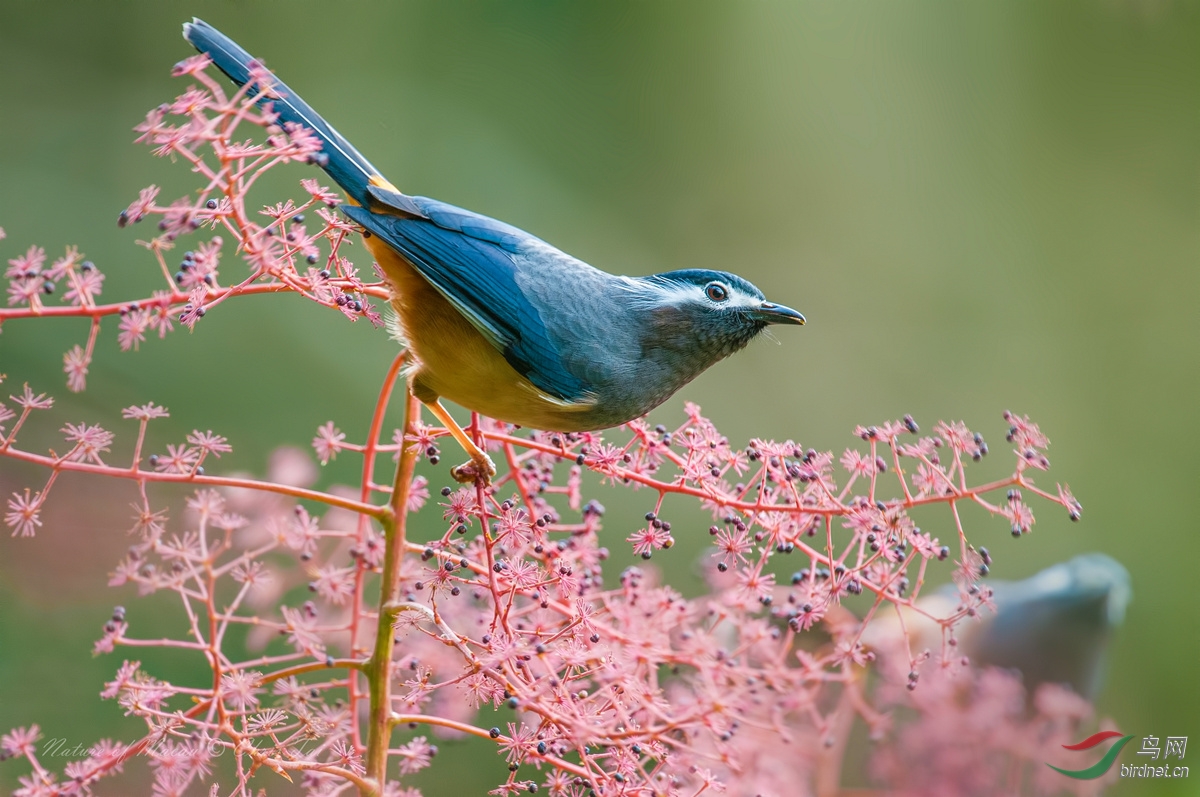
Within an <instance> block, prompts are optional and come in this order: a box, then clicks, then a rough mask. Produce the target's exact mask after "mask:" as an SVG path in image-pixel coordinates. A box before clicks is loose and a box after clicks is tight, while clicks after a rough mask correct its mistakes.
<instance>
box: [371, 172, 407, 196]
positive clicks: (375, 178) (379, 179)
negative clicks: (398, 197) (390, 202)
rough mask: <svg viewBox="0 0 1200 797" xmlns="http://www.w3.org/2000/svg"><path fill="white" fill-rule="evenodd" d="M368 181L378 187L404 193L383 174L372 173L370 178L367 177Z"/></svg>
mask: <svg viewBox="0 0 1200 797" xmlns="http://www.w3.org/2000/svg"><path fill="white" fill-rule="evenodd" d="M367 182H368V183H370V184H371V185H373V186H375V187H376V188H384V189H387V190H388V191H395V192H396V193H397V194H399V193H402V192H401V191H400V189H399V188H397V187H396V186H394V185H392V184H391V183H390V182H389V181H388V179H387V178H386V177H384V176H383V175H382V174H372V175H371V176H370V177H369V178H367Z"/></svg>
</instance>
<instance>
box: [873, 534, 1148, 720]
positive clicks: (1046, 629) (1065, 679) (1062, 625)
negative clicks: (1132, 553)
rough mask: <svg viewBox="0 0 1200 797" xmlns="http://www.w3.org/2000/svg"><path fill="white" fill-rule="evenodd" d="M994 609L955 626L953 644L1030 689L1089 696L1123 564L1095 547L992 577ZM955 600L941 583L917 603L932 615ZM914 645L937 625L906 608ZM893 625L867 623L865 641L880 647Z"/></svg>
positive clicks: (1122, 601) (1120, 599) (1123, 586)
mask: <svg viewBox="0 0 1200 797" xmlns="http://www.w3.org/2000/svg"><path fill="white" fill-rule="evenodd" d="M986 586H987V587H989V588H990V589H991V590H992V601H993V603H994V604H995V609H996V611H995V613H994V614H990V613H987V612H981V616H980V619H979V620H978V621H977V622H964V623H962V624H961V625H959V626H958V627H957V629H956V634H957V635H958V641H959V650H961V651H962V652H963V653H965V654H966V655H968V656H969V657H970V659H971V661H972V662H974V663H975V664H978V665H982V666H989V667H1002V668H1005V669H1011V670H1017V671H1019V672H1020V673H1021V676H1022V680H1023V681H1024V683H1025V688H1026V690H1027V691H1028V692H1029V694H1031V695H1032V694H1033V692H1034V690H1035V689H1036V688H1037V687H1038V686H1039V685H1040V684H1044V683H1058V684H1067V685H1068V686H1070V687H1071V688H1072V689H1073V690H1074V691H1075V693H1076V694H1079V695H1081V696H1083V697H1086V698H1088V699H1089V700H1092V699H1094V698H1095V697H1096V695H1097V694H1098V693H1099V691H1100V686H1101V683H1102V681H1103V675H1104V659H1105V653H1106V652H1107V649H1108V644H1109V641H1110V640H1111V637H1112V633H1113V631H1114V630H1115V629H1116V628H1117V627H1118V626H1120V625H1121V623H1122V622H1123V621H1124V619H1125V608H1126V607H1127V606H1128V605H1129V601H1130V599H1131V598H1132V597H1133V590H1132V588H1131V587H1130V580H1129V571H1128V570H1126V569H1125V568H1124V567H1123V566H1122V565H1121V563H1120V562H1118V561H1116V560H1115V559H1113V558H1112V557H1111V556H1107V555H1105V554H1102V553H1086V554H1080V555H1079V556H1076V557H1075V558H1073V559H1070V560H1069V561H1066V562H1060V563H1059V564H1056V565H1053V566H1051V567H1048V568H1046V569H1045V570H1042V571H1041V572H1039V573H1036V574H1035V575H1033V576H1030V577H1029V578H1027V579H1025V580H1024V581H994V582H990V583H987V584H986ZM959 602H960V595H959V592H958V588H957V587H955V586H954V585H947V586H946V587H944V588H942V589H940V590H938V591H937V592H935V593H934V594H932V595H930V596H929V597H927V598H922V599H921V600H920V601H918V603H917V605H918V606H919V607H920V608H921V609H923V610H925V611H927V612H928V613H929V614H932V615H933V616H946V615H949V614H951V613H952V612H953V611H954V610H955V608H956V605H957V604H959ZM905 627H906V628H907V631H908V635H909V641H910V644H911V645H912V647H913V649H915V650H920V649H921V648H932V649H935V650H936V649H937V646H938V645H939V644H940V640H941V627H940V626H938V625H937V624H936V623H934V622H932V621H930V620H929V619H928V617H927V616H925V615H922V614H918V613H916V612H912V613H906V614H905ZM899 632H900V627H899V624H898V623H896V622H894V621H893V620H892V618H885V619H884V620H883V621H882V622H877V623H872V625H871V626H870V627H869V628H868V631H867V633H866V634H864V636H863V642H864V643H865V644H867V645H868V646H874V647H885V648H886V647H887V645H888V644H889V640H893V639H895V635H897V634H898V633H899Z"/></svg>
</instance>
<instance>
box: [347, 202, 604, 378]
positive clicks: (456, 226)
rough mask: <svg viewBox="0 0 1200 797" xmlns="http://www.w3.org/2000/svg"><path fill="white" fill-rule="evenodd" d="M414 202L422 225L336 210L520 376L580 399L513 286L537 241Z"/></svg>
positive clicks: (463, 213)
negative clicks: (429, 288)
mask: <svg viewBox="0 0 1200 797" xmlns="http://www.w3.org/2000/svg"><path fill="white" fill-rule="evenodd" d="M412 200H413V201H414V202H415V203H416V204H417V206H418V207H420V209H421V210H422V211H423V212H424V213H425V215H426V216H427V219H420V218H405V217H400V216H393V215H388V214H382V213H374V212H372V211H371V210H369V209H366V208H362V207H356V206H351V205H343V206H342V208H341V210H342V212H343V213H345V214H346V215H347V216H348V217H349V218H350V219H351V220H353V221H355V222H357V223H358V224H361V225H362V226H363V227H365V228H366V229H367V230H369V231H371V232H372V233H373V234H375V235H378V236H379V237H380V239H382V240H383V241H384V242H386V243H387V244H388V245H389V246H391V247H392V248H393V249H395V250H396V251H397V252H399V253H401V254H402V255H404V257H405V259H407V260H408V261H409V262H410V263H412V265H413V267H414V268H416V269H417V271H418V272H420V274H421V276H423V277H424V278H425V279H427V280H429V282H430V283H431V284H432V285H433V286H434V287H435V288H437V290H438V291H439V292H440V293H441V294H442V295H443V296H445V297H446V299H447V300H449V301H450V303H451V304H453V305H454V307H455V308H457V309H458V311H459V312H461V313H462V314H463V315H464V316H465V317H466V318H467V320H469V321H470V322H471V324H472V325H474V326H475V328H476V329H478V330H479V331H480V332H481V333H482V334H483V335H484V337H485V338H487V339H488V341H489V342H490V343H491V344H492V345H493V346H495V347H496V348H497V349H498V350H499V351H500V352H501V353H502V354H503V355H504V357H505V359H506V360H508V363H509V364H510V365H511V366H512V367H513V368H514V369H515V370H516V371H517V372H518V373H520V374H522V375H523V376H525V377H526V378H527V379H528V380H529V381H530V382H532V383H533V384H534V385H536V386H537V387H538V388H539V389H540V390H543V391H545V392H546V393H548V394H550V395H552V396H554V397H556V398H559V399H562V400H564V401H579V400H582V399H584V398H585V397H586V396H587V385H586V384H585V383H584V382H583V380H581V379H580V378H579V377H578V376H576V375H574V374H572V373H571V372H569V371H568V370H566V368H565V367H564V366H563V364H562V363H563V359H562V357H561V355H560V352H559V350H558V347H557V346H556V345H555V343H554V341H553V340H552V339H551V337H550V335H549V333H548V332H547V330H546V325H545V323H544V321H543V319H542V316H541V314H540V313H539V312H538V310H537V307H535V306H534V304H533V303H532V302H530V300H529V298H528V297H527V296H526V295H525V292H524V291H523V290H522V288H521V285H520V284H519V282H518V279H517V272H518V265H519V262H520V259H521V258H525V257H533V256H536V253H533V252H527V251H526V250H525V248H524V247H525V245H526V244H529V243H535V244H541V242H540V241H539V240H538V239H537V238H535V237H534V236H532V235H530V234H528V233H526V232H523V231H522V230H519V229H517V228H516V227H513V226H511V225H508V224H505V223H504V222H501V221H497V220H495V219H492V218H489V217H487V216H481V215H479V214H478V213H472V212H471V211H469V210H463V209H462V208H457V207H455V206H453V205H447V204H445V203H444V202H438V201H436V200H432V199H427V198H425V197H412ZM544 246H545V244H542V247H544ZM539 248H540V247H539Z"/></svg>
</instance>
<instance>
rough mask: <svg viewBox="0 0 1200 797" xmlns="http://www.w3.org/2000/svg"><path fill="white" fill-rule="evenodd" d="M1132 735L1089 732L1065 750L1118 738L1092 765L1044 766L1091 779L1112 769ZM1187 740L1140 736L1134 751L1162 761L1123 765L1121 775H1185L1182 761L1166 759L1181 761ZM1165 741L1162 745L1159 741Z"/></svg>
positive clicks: (1077, 777)
mask: <svg viewBox="0 0 1200 797" xmlns="http://www.w3.org/2000/svg"><path fill="white" fill-rule="evenodd" d="M1133 738H1134V737H1133V736H1126V735H1125V734H1123V733H1121V732H1120V731H1100V732H1099V733H1094V734H1092V735H1091V736H1089V737H1088V738H1086V739H1084V740H1083V741H1082V742H1076V743H1075V744H1064V745H1063V748H1064V749H1067V750H1091V749H1092V748H1093V747H1099V746H1100V745H1103V744H1104V743H1105V742H1107V741H1109V740H1110V739H1117V740H1118V741H1117V742H1116V743H1115V744H1113V745H1112V746H1111V747H1109V748H1108V752H1106V753H1105V754H1104V755H1103V757H1101V759H1100V760H1099V761H1097V762H1096V763H1095V764H1092V765H1091V766H1090V767H1086V768H1084V769H1062V768H1061V767H1056V766H1054V765H1053V764H1051V763H1047V764H1046V766H1048V767H1050V768H1051V769H1053V770H1054V771H1055V772H1059V773H1062V774H1063V775H1066V776H1067V777H1068V778H1074V779H1075V780H1094V779H1095V778H1099V777H1101V776H1103V775H1104V774H1105V773H1107V772H1108V771H1109V770H1110V769H1112V765H1113V764H1114V763H1116V760H1117V756H1118V755H1119V754H1120V752H1121V749H1122V748H1123V747H1125V745H1127V744H1128V743H1129V742H1130V741H1131V740H1132V739H1133ZM1187 740H1188V738H1187V737H1186V736H1168V737H1166V739H1165V740H1160V739H1159V737H1157V736H1143V737H1142V747H1141V749H1140V750H1138V751H1137V754H1138V755H1140V756H1146V757H1147V761H1155V762H1157V761H1160V760H1161V763H1153V764H1152V763H1147V762H1143V763H1141V764H1122V765H1121V777H1123V778H1186V777H1187V776H1188V768H1187V767H1186V766H1184V765H1182V764H1178V763H1174V762H1169V761H1168V760H1167V759H1169V758H1175V759H1176V761H1182V760H1183V756H1184V754H1185V753H1187ZM1164 741H1165V744H1164V743H1162V742H1164Z"/></svg>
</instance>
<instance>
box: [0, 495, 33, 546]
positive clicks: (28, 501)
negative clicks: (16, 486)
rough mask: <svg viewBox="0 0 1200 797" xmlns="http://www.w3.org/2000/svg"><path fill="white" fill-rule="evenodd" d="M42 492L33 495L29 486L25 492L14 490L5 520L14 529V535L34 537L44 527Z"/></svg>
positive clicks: (9, 500)
mask: <svg viewBox="0 0 1200 797" xmlns="http://www.w3.org/2000/svg"><path fill="white" fill-rule="evenodd" d="M41 511H42V494H41V493H35V494H34V495H33V496H32V497H30V494H29V488H28V487H26V488H25V494H24V495H22V494H21V493H17V492H14V493H13V494H12V498H9V499H8V512H7V513H6V514H5V515H4V522H5V524H7V525H8V527H9V528H10V529H12V530H13V531H12V536H14V537H17V536H21V537H32V536H33V535H34V534H35V533H36V532H37V530H38V529H39V528H41V527H42V519H41V516H40V514H41Z"/></svg>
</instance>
